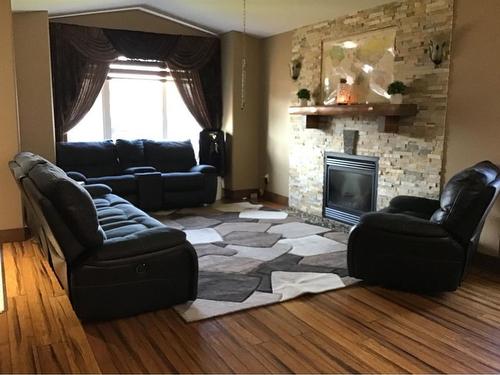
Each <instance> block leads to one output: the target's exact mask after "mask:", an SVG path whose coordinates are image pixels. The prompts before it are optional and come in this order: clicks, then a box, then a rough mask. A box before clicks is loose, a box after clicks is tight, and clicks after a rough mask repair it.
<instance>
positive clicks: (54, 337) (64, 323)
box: [0, 241, 100, 373]
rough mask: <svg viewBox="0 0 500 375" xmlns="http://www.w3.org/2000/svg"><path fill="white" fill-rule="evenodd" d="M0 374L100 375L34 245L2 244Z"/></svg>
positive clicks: (82, 334) (64, 298) (65, 300)
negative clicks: (77, 374) (3, 308)
mask: <svg viewBox="0 0 500 375" xmlns="http://www.w3.org/2000/svg"><path fill="white" fill-rule="evenodd" d="M2 248H3V259H4V270H5V289H6V298H7V311H6V312H4V313H2V314H0V372H2V373H10V372H13V373H34V372H37V373H39V372H45V373H47V372H52V373H54V372H55V373H58V372H59V373H60V372H94V373H97V372H100V370H99V366H98V364H97V362H96V360H95V357H94V354H93V352H92V349H91V347H90V345H89V342H88V340H87V337H86V335H85V332H84V330H83V328H82V326H81V323H80V321H79V320H78V318H77V317H76V315H75V313H74V312H73V309H72V308H71V304H70V302H69V299H68V297H67V296H66V294H65V293H64V291H63V290H62V289H61V286H60V285H59V282H58V281H57V279H56V277H55V275H54V274H53V273H52V270H51V268H50V266H49V265H48V263H47V262H46V261H45V260H43V259H42V256H41V255H40V250H39V249H38V248H37V245H36V244H33V243H32V242H31V241H25V242H22V243H21V242H15V243H6V244H3V245H2Z"/></svg>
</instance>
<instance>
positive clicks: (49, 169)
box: [28, 163, 104, 247]
mask: <svg viewBox="0 0 500 375" xmlns="http://www.w3.org/2000/svg"><path fill="white" fill-rule="evenodd" d="M28 176H29V178H30V179H31V180H32V181H33V182H34V184H35V185H36V186H37V188H38V189H39V190H40V192H41V193H42V194H43V195H44V196H45V197H47V198H48V199H49V200H50V201H51V203H52V204H53V205H54V207H55V208H56V209H57V211H58V212H59V214H60V215H61V217H62V218H63V220H64V221H65V222H66V224H67V225H68V227H69V228H70V230H71V231H72V232H73V235H74V236H75V237H76V238H78V240H79V241H80V242H81V243H82V244H83V245H84V246H85V247H98V246H101V245H102V243H103V240H104V238H103V233H102V232H101V231H100V230H99V223H98V221H97V212H96V208H95V206H94V203H93V201H92V198H91V197H90V194H89V193H88V192H87V191H86V190H85V189H84V188H83V187H82V186H80V184H78V183H77V182H75V181H74V180H72V179H70V178H68V177H67V176H66V174H65V173H64V171H63V170H62V169H60V168H58V167H57V166H55V165H53V164H51V163H47V164H38V165H36V166H34V167H33V168H32V169H31V171H30V172H29V175H28Z"/></svg>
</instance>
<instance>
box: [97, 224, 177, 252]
mask: <svg viewBox="0 0 500 375" xmlns="http://www.w3.org/2000/svg"><path fill="white" fill-rule="evenodd" d="M183 243H186V234H185V233H184V232H183V231H181V230H178V229H173V228H167V227H160V228H153V229H147V230H143V231H139V232H136V233H133V234H129V235H127V236H124V237H117V238H112V239H109V240H105V241H104V244H103V246H102V248H100V249H99V250H98V251H97V252H96V258H97V259H98V260H114V259H121V258H128V257H133V256H139V255H143V254H148V253H152V252H155V251H159V250H166V249H168V248H171V247H174V246H177V245H181V244H183Z"/></svg>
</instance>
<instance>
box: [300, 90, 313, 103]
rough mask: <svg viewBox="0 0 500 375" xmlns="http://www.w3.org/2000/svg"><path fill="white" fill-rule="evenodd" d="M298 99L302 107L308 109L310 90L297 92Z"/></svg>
mask: <svg viewBox="0 0 500 375" xmlns="http://www.w3.org/2000/svg"><path fill="white" fill-rule="evenodd" d="M297 98H299V101H300V105H301V106H302V107H307V101H308V100H309V99H311V92H310V91H309V90H308V89H300V90H299V91H297Z"/></svg>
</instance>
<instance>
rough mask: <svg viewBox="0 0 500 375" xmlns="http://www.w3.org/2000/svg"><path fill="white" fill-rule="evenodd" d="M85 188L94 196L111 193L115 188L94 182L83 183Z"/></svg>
mask: <svg viewBox="0 0 500 375" xmlns="http://www.w3.org/2000/svg"><path fill="white" fill-rule="evenodd" d="M83 187H84V188H85V190H87V191H88V192H89V194H90V196H91V197H92V198H98V197H102V196H103V195H106V194H111V193H112V192H113V190H112V189H111V188H110V187H109V186H108V185H104V184H92V185H83Z"/></svg>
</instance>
